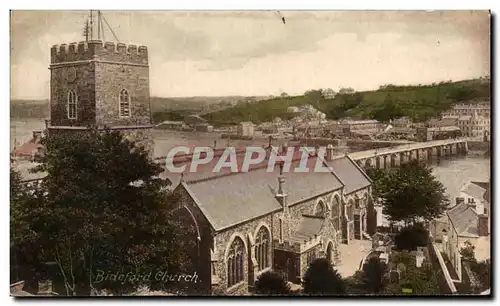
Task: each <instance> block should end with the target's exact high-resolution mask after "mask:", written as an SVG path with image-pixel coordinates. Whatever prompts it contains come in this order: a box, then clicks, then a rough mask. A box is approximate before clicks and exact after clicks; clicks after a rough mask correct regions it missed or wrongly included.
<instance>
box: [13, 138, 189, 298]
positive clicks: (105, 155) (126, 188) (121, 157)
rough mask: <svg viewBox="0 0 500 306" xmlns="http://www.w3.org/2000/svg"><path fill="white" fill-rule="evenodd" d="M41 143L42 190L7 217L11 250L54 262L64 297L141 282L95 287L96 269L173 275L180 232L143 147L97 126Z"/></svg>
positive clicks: (178, 264)
mask: <svg viewBox="0 0 500 306" xmlns="http://www.w3.org/2000/svg"><path fill="white" fill-rule="evenodd" d="M42 142H43V144H44V145H45V148H46V152H45V156H44V157H43V160H42V164H41V166H40V167H39V169H38V170H43V171H46V172H47V177H46V178H45V179H44V181H43V184H42V189H41V190H43V193H42V192H41V190H40V192H38V193H35V196H31V197H29V198H28V199H27V200H26V201H23V203H21V204H20V205H17V206H16V209H17V210H19V212H16V213H14V214H12V216H11V224H12V225H13V226H14V228H16V231H14V233H13V237H12V238H13V239H12V241H14V245H13V248H14V249H15V250H16V252H15V253H16V254H18V255H19V256H18V257H19V258H21V260H22V261H24V262H23V264H26V265H33V266H36V265H37V264H40V263H43V262H49V261H50V262H54V263H55V264H56V267H57V269H58V271H59V273H60V274H61V276H62V278H63V281H64V285H65V287H66V291H67V294H68V295H75V294H77V293H78V292H80V293H82V292H88V291H89V290H92V289H104V288H105V289H111V290H114V291H117V292H118V293H120V292H121V293H123V292H124V291H127V290H132V289H133V288H135V287H137V286H138V285H139V284H140V283H141V282H140V281H136V282H119V281H106V280H104V281H101V282H99V281H98V280H97V278H96V277H97V276H96V275H97V273H98V271H104V272H105V273H120V272H121V273H128V272H132V273H133V272H140V273H142V274H144V273H147V272H151V271H153V273H154V271H160V270H162V271H165V270H168V271H169V273H175V272H177V271H182V269H185V268H186V267H187V266H188V264H189V262H188V261H189V260H188V258H187V256H186V254H185V252H184V250H185V249H188V247H189V246H188V245H186V243H185V242H184V240H183V239H182V235H186V234H188V233H186V230H185V229H182V228H181V227H180V226H179V224H177V223H175V222H173V221H170V220H171V219H172V218H171V217H170V216H171V214H172V213H174V212H175V210H174V206H173V204H174V201H173V200H171V199H169V194H168V192H166V191H164V190H163V189H162V186H163V182H162V181H161V180H160V179H159V178H157V175H158V174H159V173H160V171H162V169H161V168H160V167H159V166H158V165H156V164H155V163H154V162H153V161H151V159H150V158H149V157H148V153H147V152H146V151H145V150H144V149H143V148H140V147H137V146H136V145H135V144H134V143H133V142H130V141H128V140H126V139H125V138H124V137H123V136H122V134H120V133H119V132H111V131H108V130H107V131H98V130H97V129H90V130H89V131H86V132H81V133H79V134H75V133H71V134H69V133H68V134H64V135H51V136H50V137H49V138H44V139H43V140H42ZM27 254H32V256H31V258H26V256H27ZM186 272H187V271H186ZM148 285H151V286H152V288H154V287H155V286H160V287H161V286H162V284H155V283H150V284H148Z"/></svg>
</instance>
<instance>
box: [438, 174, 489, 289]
mask: <svg viewBox="0 0 500 306" xmlns="http://www.w3.org/2000/svg"><path fill="white" fill-rule="evenodd" d="M490 188H491V185H490V183H489V182H468V183H467V184H465V185H464V186H463V188H462V189H461V191H460V194H461V195H462V196H463V197H458V198H457V199H456V203H457V204H456V205H455V206H454V207H452V208H451V209H449V210H448V211H447V212H446V216H447V219H448V224H447V225H448V226H447V228H446V229H445V231H444V232H445V235H443V241H442V244H443V250H444V252H445V254H446V255H447V256H448V258H449V259H450V261H451V263H452V265H453V267H454V268H455V271H456V273H457V275H458V278H459V280H460V281H462V271H463V270H462V257H461V255H460V249H461V248H463V247H464V246H465V245H466V242H468V243H470V244H471V245H473V246H474V248H475V249H474V253H475V256H476V260H478V261H482V260H486V259H489V258H490V243H491V239H490V223H491V220H490V211H491V210H490V209H489V207H490V201H491V195H490Z"/></svg>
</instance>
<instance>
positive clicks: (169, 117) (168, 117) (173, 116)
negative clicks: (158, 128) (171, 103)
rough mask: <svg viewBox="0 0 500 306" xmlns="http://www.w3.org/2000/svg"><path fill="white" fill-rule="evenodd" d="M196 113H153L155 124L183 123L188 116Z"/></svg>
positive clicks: (169, 111) (188, 111)
mask: <svg viewBox="0 0 500 306" xmlns="http://www.w3.org/2000/svg"><path fill="white" fill-rule="evenodd" d="M194 113H195V112H194V111H192V110H165V111H158V112H154V113H153V122H154V123H161V122H163V121H183V120H184V118H185V117H186V116H188V115H192V114H194Z"/></svg>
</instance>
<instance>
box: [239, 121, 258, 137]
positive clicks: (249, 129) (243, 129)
mask: <svg viewBox="0 0 500 306" xmlns="http://www.w3.org/2000/svg"><path fill="white" fill-rule="evenodd" d="M254 127H255V125H254V124H253V122H240V124H239V125H238V136H241V137H253V136H254Z"/></svg>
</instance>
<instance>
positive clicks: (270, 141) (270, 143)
mask: <svg viewBox="0 0 500 306" xmlns="http://www.w3.org/2000/svg"><path fill="white" fill-rule="evenodd" d="M272 145H273V136H271V135H269V145H268V147H269V148H270V147H272Z"/></svg>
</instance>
